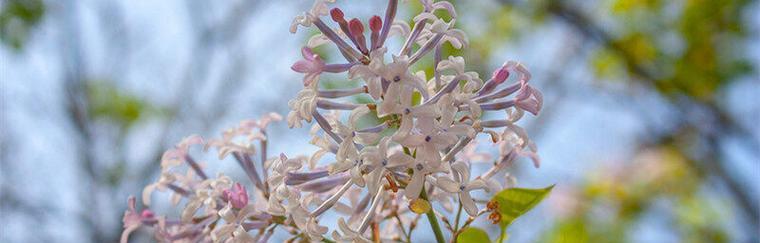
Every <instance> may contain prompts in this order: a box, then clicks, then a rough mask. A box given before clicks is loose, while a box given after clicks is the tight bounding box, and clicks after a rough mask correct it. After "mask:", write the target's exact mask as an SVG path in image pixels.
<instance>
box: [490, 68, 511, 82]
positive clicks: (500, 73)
mask: <svg viewBox="0 0 760 243" xmlns="http://www.w3.org/2000/svg"><path fill="white" fill-rule="evenodd" d="M507 78H509V70H507V68H506V65H505V66H501V68H499V69H496V70H495V71H493V75H492V76H491V79H493V81H494V82H495V83H496V84H500V83H503V82H504V80H507Z"/></svg>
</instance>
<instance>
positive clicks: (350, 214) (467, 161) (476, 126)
mask: <svg viewBox="0 0 760 243" xmlns="http://www.w3.org/2000/svg"><path fill="white" fill-rule="evenodd" d="M332 2H334V0H315V3H314V5H313V7H312V9H310V10H309V11H307V12H304V14H303V15H301V16H298V17H296V18H295V19H294V21H293V25H292V26H291V31H292V32H295V31H296V30H297V29H298V27H299V26H304V27H312V26H314V27H316V28H317V29H318V30H319V31H320V32H321V33H320V34H317V35H316V36H314V37H312V38H311V39H310V40H309V44H308V45H306V46H304V47H302V48H301V55H302V56H303V59H301V60H299V61H297V62H295V64H293V66H292V67H291V68H292V70H293V71H295V72H298V73H302V74H304V78H303V84H304V87H303V89H302V90H300V91H299V92H298V95H297V96H296V97H294V98H293V99H292V100H290V101H289V102H288V106H289V108H290V112H289V114H288V115H287V117H286V118H285V120H287V124H288V126H289V127H291V128H298V127H301V126H302V124H303V123H304V122H305V123H307V124H311V125H312V129H311V139H310V140H309V143H311V144H312V145H314V146H315V147H316V148H317V151H316V152H314V153H312V154H310V155H305V156H287V155H285V154H276V155H275V156H269V155H270V154H272V153H269V151H268V150H267V144H268V143H269V142H270V139H269V137H268V134H267V132H266V128H267V126H268V125H269V124H270V123H272V122H276V121H280V120H282V119H283V118H282V117H281V116H279V115H277V114H274V113H272V114H268V115H266V116H264V117H262V118H260V119H258V120H246V121H243V122H241V123H240V124H239V125H238V126H236V127H233V128H231V129H229V130H227V131H224V132H223V133H222V136H221V138H218V139H210V140H205V139H203V138H201V137H199V136H190V137H188V138H186V139H184V140H183V141H181V142H180V143H179V144H178V145H177V146H176V147H174V148H172V149H170V150H168V151H167V152H166V153H165V154H164V157H163V158H162V161H161V177H160V178H159V179H158V180H157V181H156V182H154V183H152V184H150V185H148V186H146V187H145V189H144V191H143V204H144V205H145V206H146V207H150V199H151V196H152V195H153V193H154V192H155V191H161V192H169V193H170V196H171V198H170V199H171V203H172V204H173V205H176V206H180V208H181V215H180V217H179V218H178V219H169V218H167V216H162V215H156V214H154V213H153V211H150V209H147V208H146V209H144V210H143V211H142V213H137V211H136V209H135V199H134V198H130V201H129V203H130V205H129V206H130V207H129V209H128V210H127V212H125V215H124V227H125V230H124V234H123V237H122V242H126V240H127V237H128V235H129V234H130V233H131V232H132V231H134V230H135V229H137V228H139V227H142V226H146V227H152V228H154V230H155V232H156V233H155V237H156V238H157V239H158V240H160V241H191V242H209V241H212V242H254V241H257V242H266V241H267V240H268V239H269V237H270V236H272V235H273V234H274V232H275V230H280V231H282V232H284V233H286V234H291V235H292V237H293V238H291V240H294V241H295V240H298V239H301V240H304V241H321V240H323V239H324V240H328V239H329V240H334V241H337V242H370V239H373V240H375V241H386V240H393V239H409V237H411V236H410V235H404V234H406V233H405V232H411V230H412V229H414V228H415V227H416V226H417V225H418V222H417V221H418V220H419V219H420V218H424V217H420V215H421V214H427V216H428V217H427V218H431V217H433V218H434V217H437V216H436V215H440V216H438V217H439V218H440V219H441V220H444V223H445V224H446V225H447V226H448V228H449V229H451V230H452V235H456V234H455V233H457V232H454V230H453V229H454V228H458V226H459V225H458V224H459V217H458V216H457V217H456V221H453V222H452V221H451V220H449V219H450V217H446V216H444V214H446V213H449V214H453V213H457V214H462V213H466V214H467V215H469V216H470V217H469V218H468V220H467V222H466V223H465V224H469V223H471V222H472V221H473V220H475V219H476V218H478V217H479V216H481V215H483V214H484V213H486V212H490V214H489V215H488V220H490V221H491V222H492V223H498V222H499V220H500V219H501V218H500V217H501V215H500V214H499V213H498V203H497V202H495V201H489V202H488V203H487V204H486V205H485V208H484V209H479V208H483V207H484V205H483V202H484V201H485V200H484V199H482V198H477V197H479V195H481V194H473V192H476V191H484V192H485V193H486V194H489V193H495V192H498V191H499V190H502V189H504V188H506V187H509V186H511V185H513V182H511V181H509V178H510V177H509V176H508V175H506V177H507V180H505V179H504V177H502V176H498V175H505V173H506V170H507V168H509V167H510V165H512V164H513V163H514V162H515V160H516V159H517V158H518V157H520V156H524V157H527V158H530V159H531V160H533V162H534V164H535V166H536V167H538V165H539V159H538V156H537V154H536V146H535V144H533V143H532V142H531V141H530V139H529V137H528V136H527V134H526V132H525V130H524V129H522V128H521V127H519V126H517V125H516V124H515V123H516V122H517V121H518V120H520V119H521V118H522V117H523V115H524V112H525V111H527V112H528V113H530V114H533V115H537V114H538V113H539V112H540V110H541V108H542V104H543V98H542V95H541V93H540V92H539V91H538V90H536V89H535V88H533V87H532V86H531V85H530V83H529V81H530V78H531V75H530V73H529V72H528V70H527V68H525V66H523V65H522V64H520V63H518V62H514V61H508V62H506V63H504V65H502V66H501V67H499V68H498V69H496V70H494V71H493V73H492V75H491V77H490V78H489V79H488V80H485V81H484V80H482V79H480V75H479V74H478V73H475V72H471V71H466V66H465V60H464V58H463V57H459V56H448V57H445V58H444V56H443V55H444V52H443V49H442V47H443V46H444V45H447V44H448V45H451V46H452V47H454V48H457V49H459V48H465V47H467V45H468V44H469V41H468V39H467V36H466V35H465V34H464V32H463V31H461V30H459V29H455V28H454V26H455V23H456V18H457V14H456V12H455V10H454V7H453V5H452V4H451V3H449V2H447V1H437V2H435V1H432V0H420V2H421V3H422V4H423V6H424V10H423V12H421V13H419V14H418V15H417V16H416V17H415V18H414V27H413V28H410V26H409V25H407V24H406V22H405V21H394V18H395V16H396V9H397V8H398V0H389V1H388V8H387V9H386V12H385V17H384V18H381V17H380V16H377V15H375V16H372V17H370V18H369V19H368V22H367V24H368V28H369V38H370V42H369V43H367V41H366V37H365V29H364V28H365V26H364V24H363V23H362V21H361V20H360V19H359V18H351V20H349V21H347V20H346V17H345V13H344V12H343V11H342V10H340V9H338V8H332V9H330V8H329V7H328V4H330V3H332ZM437 11H443V12H446V13H447V14H445V16H451V18H448V19H442V18H439V17H437V15H435V14H434V13H435V12H437ZM328 14H329V15H330V18H331V19H332V21H333V22H331V24H332V25H337V28H335V27H334V26H330V25H328V24H327V23H325V22H323V21H322V17H323V16H326V15H328ZM391 37H400V38H401V39H402V41H403V42H402V43H403V45H401V48H400V49H399V50H397V51H395V52H390V51H389V50H388V47H386V46H385V45H384V43H386V39H388V38H391ZM349 43H350V44H349ZM327 44H331V45H332V46H334V47H335V48H337V51H338V52H337V53H339V54H340V55H341V56H342V57H343V58H345V62H338V63H325V61H324V60H327V59H323V58H322V57H320V55H318V54H316V53H315V52H314V49H316V48H329V47H326V46H325V45H327ZM351 44H353V45H351ZM368 44H369V45H368ZM415 45H416V48H415ZM432 53H434V55H432V56H433V58H432V60H433V65H434V66H433V70H434V72H433V75H432V76H430V77H428V75H427V74H426V73H425V72H423V71H417V72H415V71H414V70H413V69H412V68H411V67H412V66H413V65H415V64H416V63H417V62H418V61H419V60H421V59H422V58H425V57H428V56H431V55H429V54H432ZM325 72H327V73H336V74H345V75H346V78H347V79H351V80H359V81H360V82H359V83H360V84H359V85H358V86H356V87H350V85H349V83H348V82H347V83H346V86H347V87H345V88H341V89H325V88H323V87H322V86H320V76H321V74H322V73H325ZM511 74H512V75H511ZM510 76H517V77H516V78H514V79H515V80H514V81H509V78H510ZM359 96H361V97H364V98H365V100H369V101H370V102H368V103H366V102H365V103H357V102H353V101H352V100H353V99H348V98H353V97H359ZM485 113H490V114H491V115H489V116H488V117H493V118H494V119H489V120H486V119H483V118H484V117H486V116H485ZM478 135H485V137H487V138H488V139H483V140H484V141H483V142H484V143H485V144H486V145H491V147H493V148H498V150H499V154H498V156H492V155H491V154H490V152H493V151H488V150H485V151H480V150H478V143H479V140H478ZM481 147H482V146H481ZM194 148H202V149H200V150H195V149H194ZM210 149H216V150H217V151H218V157H219V159H227V158H231V160H234V161H236V162H237V164H238V165H240V168H241V172H242V174H245V176H246V177H247V178H248V180H249V181H250V184H248V185H247V186H244V185H243V183H240V182H234V181H233V180H232V179H231V178H230V177H228V176H226V175H224V174H222V173H206V172H205V171H204V167H205V162H202V161H200V160H196V159H195V158H199V157H197V156H198V155H197V154H196V152H197V153H208V152H209V150H210ZM473 167H481V168H483V169H485V170H473ZM473 171H485V172H484V173H481V174H473V173H472V172H473ZM213 174H216V175H217V176H216V177H211V176H208V175H213ZM457 209H458V210H459V211H456V212H455V211H454V210H457ZM330 211H331V212H334V213H336V214H337V215H338V218H337V221H336V222H335V223H336V224H333V225H337V226H338V227H337V228H335V229H330V228H328V227H326V226H324V225H326V224H324V222H323V221H324V220H330V219H332V217H329V218H324V217H323V215H324V214H325V213H326V212H330ZM452 223H453V224H455V226H454V227H452V226H451V225H452ZM399 228H401V229H404V230H401V231H399V230H398V229H399ZM406 229H408V230H406ZM330 231H332V233H331V234H328V232H330ZM402 233H403V234H402Z"/></svg>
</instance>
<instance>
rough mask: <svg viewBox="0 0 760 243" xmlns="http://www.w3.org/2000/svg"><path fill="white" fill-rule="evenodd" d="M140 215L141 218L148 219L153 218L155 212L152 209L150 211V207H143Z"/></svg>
mask: <svg viewBox="0 0 760 243" xmlns="http://www.w3.org/2000/svg"><path fill="white" fill-rule="evenodd" d="M140 216H141V217H142V218H143V219H149V218H153V216H155V214H153V211H150V209H143V211H142V213H141V214H140Z"/></svg>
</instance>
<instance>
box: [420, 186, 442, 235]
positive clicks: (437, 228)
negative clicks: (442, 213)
mask: <svg viewBox="0 0 760 243" xmlns="http://www.w3.org/2000/svg"><path fill="white" fill-rule="evenodd" d="M420 198H422V199H425V200H428V197H427V192H426V191H425V186H424V185H423V186H422V192H420ZM428 201H429V200H428ZM425 215H426V216H427V218H428V221H430V228H433V233H435V241H436V242H438V243H445V242H446V239H444V238H443V231H441V225H439V224H438V218H437V217H436V216H435V212H434V211H433V209H432V208H431V209H430V210H428V212H427V213H425Z"/></svg>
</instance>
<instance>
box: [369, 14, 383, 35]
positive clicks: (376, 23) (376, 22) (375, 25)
mask: <svg viewBox="0 0 760 243" xmlns="http://www.w3.org/2000/svg"><path fill="white" fill-rule="evenodd" d="M382 28H383V20H382V19H380V16H377V15H375V16H372V18H370V19H369V29H370V30H372V32H380V29H382Z"/></svg>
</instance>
